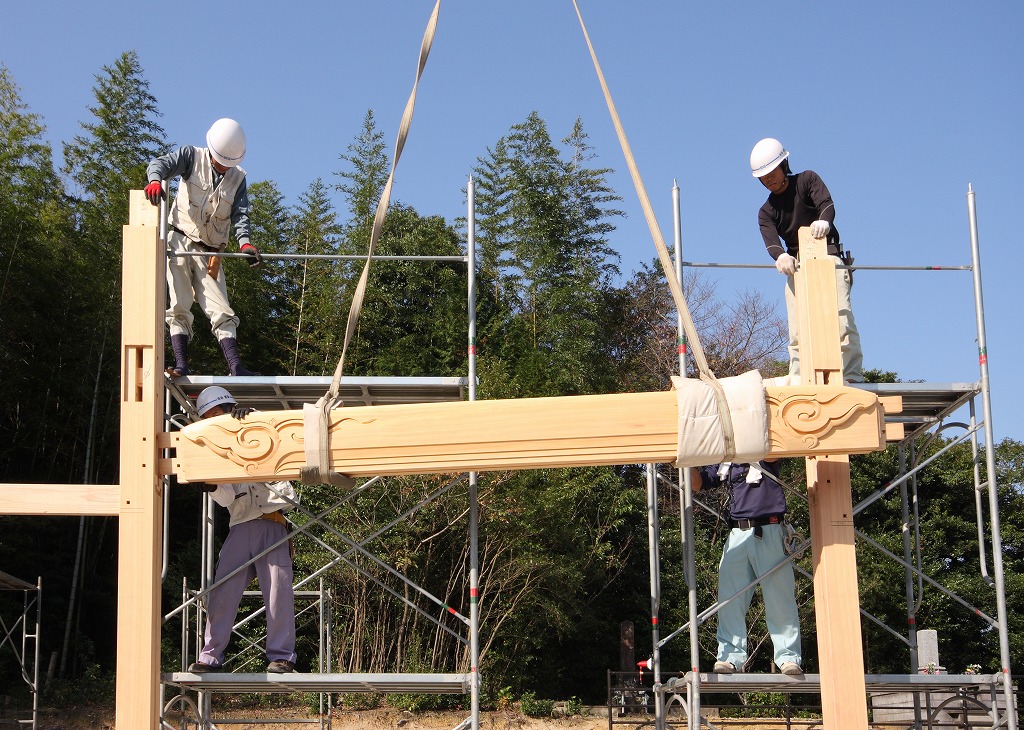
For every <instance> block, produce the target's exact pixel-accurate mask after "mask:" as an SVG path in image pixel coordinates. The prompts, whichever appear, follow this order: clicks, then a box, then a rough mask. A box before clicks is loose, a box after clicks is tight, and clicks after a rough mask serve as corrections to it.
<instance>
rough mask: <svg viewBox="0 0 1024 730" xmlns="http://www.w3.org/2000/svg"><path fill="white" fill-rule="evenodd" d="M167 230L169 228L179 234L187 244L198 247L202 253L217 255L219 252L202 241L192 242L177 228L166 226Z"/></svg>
mask: <svg viewBox="0 0 1024 730" xmlns="http://www.w3.org/2000/svg"><path fill="white" fill-rule="evenodd" d="M168 228H170V229H171V230H172V231H174V232H175V233H180V234H181V235H182V236H184V237H185V238H186V239H187V240H188V241H189V243H193V244H195V245H196V246H199V248H201V249H203V250H204V251H207V252H209V253H217V252H218V251H220V249H219V248H214V247H213V246H207V245H206V244H205V243H203V242H202V241H193V240H192V239H191V238H189V236H188V234H187V233H185V231H183V230H181V229H180V228H178V227H177V226H168Z"/></svg>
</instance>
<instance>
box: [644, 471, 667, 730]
mask: <svg viewBox="0 0 1024 730" xmlns="http://www.w3.org/2000/svg"><path fill="white" fill-rule="evenodd" d="M657 468H658V465H657V464H647V465H646V466H645V473H646V475H647V542H648V551H647V559H648V567H649V569H650V572H651V661H650V666H649V668H650V670H651V672H652V674H653V675H654V690H655V696H657V695H658V694H659V693H658V691H657V690H658V687H659V686H660V685H661V642H660V641H659V627H658V614H659V611H660V607H661V559H660V557H659V553H658V481H657V479H656V478H655V476H654V474H655V470H656V469H657ZM654 725H655V728H657V730H664V728H665V714H664V707H663V705H662V703H661V702H660V701H658V700H655V702H654Z"/></svg>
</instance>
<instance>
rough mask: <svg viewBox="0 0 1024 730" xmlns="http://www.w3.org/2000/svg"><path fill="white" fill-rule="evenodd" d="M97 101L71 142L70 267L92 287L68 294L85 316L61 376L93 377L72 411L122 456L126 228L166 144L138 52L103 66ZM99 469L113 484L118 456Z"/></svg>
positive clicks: (68, 338) (94, 445) (72, 333)
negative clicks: (97, 426)
mask: <svg viewBox="0 0 1024 730" xmlns="http://www.w3.org/2000/svg"><path fill="white" fill-rule="evenodd" d="M93 97H94V98H95V101H96V103H95V105H94V106H91V107H89V112H90V113H91V114H92V117H93V121H89V122H82V124H81V128H82V132H81V133H79V134H77V135H75V137H74V139H73V140H72V141H71V142H70V143H66V144H65V145H64V167H63V172H64V173H65V174H67V175H68V176H69V179H70V180H71V181H72V183H74V185H75V187H76V195H75V197H74V198H73V199H72V203H71V205H72V209H73V210H74V212H75V219H76V222H77V226H76V228H77V230H76V231H75V241H74V245H71V246H67V247H65V251H66V252H67V253H68V256H67V258H66V259H65V263H66V264H67V265H69V266H70V267H71V268H72V269H73V270H74V272H75V273H74V276H73V278H71V277H69V280H73V281H79V282H88V286H80V287H72V288H68V289H65V290H64V292H65V294H66V296H68V297H69V298H70V300H71V306H72V307H73V308H74V309H76V310H77V311H78V312H79V313H80V316H81V319H80V321H79V322H77V323H76V324H75V326H72V327H69V328H68V329H67V330H65V331H64V332H63V333H62V341H61V346H62V348H63V349H65V350H66V351H67V352H69V353H72V352H74V353H76V354H77V356H76V357H74V359H73V360H71V361H69V362H68V363H67V367H66V368H65V369H64V370H62V371H61V372H60V373H58V374H55V377H57V378H60V379H63V378H69V379H72V380H73V381H74V382H80V381H81V377H80V373H81V371H82V369H83V367H84V368H86V371H87V372H89V373H90V374H94V378H93V382H92V387H91V389H90V390H91V392H89V393H87V394H82V395H80V396H79V398H83V399H85V401H86V402H87V403H88V402H91V406H86V407H82V408H80V409H79V408H73V410H75V411H77V412H79V413H82V414H87V413H90V412H98V414H99V416H100V418H99V419H98V422H99V423H102V424H103V425H104V426H105V428H104V429H103V431H102V432H101V433H99V434H90V435H89V437H88V444H87V448H88V449H90V450H94V451H96V452H97V453H100V452H102V453H108V454H111V455H112V456H116V450H114V449H103V448H102V446H103V445H104V444H108V443H116V442H117V437H116V434H117V423H118V419H117V416H118V411H117V403H118V398H117V393H118V384H117V383H118V366H119V358H120V349H121V348H120V334H119V333H120V321H119V318H118V311H119V306H118V304H119V303H118V295H119V291H120V274H121V238H122V232H121V227H122V226H123V225H125V223H126V222H127V221H128V191H129V190H132V189H141V188H142V187H143V186H144V184H145V182H146V174H145V170H146V165H147V163H148V162H149V160H150V159H151V158H152V157H154V156H156V155H158V154H160V153H161V152H162V151H163V150H164V149H165V143H164V142H163V134H164V131H163V129H162V128H161V127H160V126H159V125H158V124H157V123H156V121H155V117H157V116H159V112H158V111H157V107H156V100H155V99H154V98H153V96H152V95H151V94H150V93H149V82H148V81H146V80H145V78H144V77H143V76H142V69H141V66H140V64H139V60H138V55H137V54H136V52H135V51H126V52H124V53H122V54H121V55H120V56H119V57H118V58H117V60H116V61H115V62H114V64H113V65H111V66H104V67H103V70H102V73H100V74H97V76H96V86H95V87H94V88H93ZM69 273H70V272H69ZM93 422H96V421H93ZM97 468H98V469H99V468H102V470H103V473H104V476H103V477H101V479H102V481H107V482H111V481H114V475H115V474H116V471H115V470H116V460H115V459H114V458H111V459H110V460H109V461H108V462H107V463H106V464H104V465H102V467H100V466H98V467H97Z"/></svg>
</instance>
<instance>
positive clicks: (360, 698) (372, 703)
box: [337, 692, 384, 710]
mask: <svg viewBox="0 0 1024 730" xmlns="http://www.w3.org/2000/svg"><path fill="white" fill-rule="evenodd" d="M337 703H338V707H344V708H345V709H347V710H376V709H377V708H378V707H380V706H381V705H382V704H384V695H382V694H380V693H379V692H345V693H342V694H339V695H337Z"/></svg>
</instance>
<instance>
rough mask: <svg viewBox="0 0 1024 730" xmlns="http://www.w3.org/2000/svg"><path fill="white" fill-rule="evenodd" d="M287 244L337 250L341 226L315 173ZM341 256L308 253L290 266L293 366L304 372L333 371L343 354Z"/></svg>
mask: <svg viewBox="0 0 1024 730" xmlns="http://www.w3.org/2000/svg"><path fill="white" fill-rule="evenodd" d="M290 227H291V240H290V241H289V250H290V251H291V252H293V253H297V254H303V255H313V256H324V255H329V256H336V255H337V254H338V251H339V241H340V237H341V226H340V225H339V224H338V222H337V219H336V216H335V212H334V206H333V205H332V203H331V201H330V198H328V196H327V186H326V185H325V184H324V182H323V180H321V179H320V178H317V179H316V180H315V181H314V182H313V184H312V185H310V186H309V188H308V189H307V190H306V192H305V193H303V194H302V196H300V198H299V205H298V208H297V210H296V211H295V215H294V217H293V219H292V222H291V226H290ZM343 268H344V267H343V265H342V264H341V262H339V261H337V260H330V259H327V260H316V259H306V260H303V261H301V262H300V263H299V265H298V266H296V267H294V268H293V269H292V270H291V275H292V277H293V279H292V281H291V282H290V284H289V287H288V290H289V292H290V295H291V301H290V306H291V309H292V311H293V312H295V317H294V319H293V326H292V331H291V333H290V346H289V347H290V350H291V355H292V358H291V360H292V365H291V367H292V371H293V373H295V374H304V375H312V374H316V375H330V374H332V373H333V372H334V367H335V364H336V362H337V358H338V357H340V355H341V343H342V334H341V333H343V332H344V318H343V309H342V308H343V306H344V304H343V301H344V299H343V286H342V282H343V279H341V277H340V272H341V270H342V269H343Z"/></svg>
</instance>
